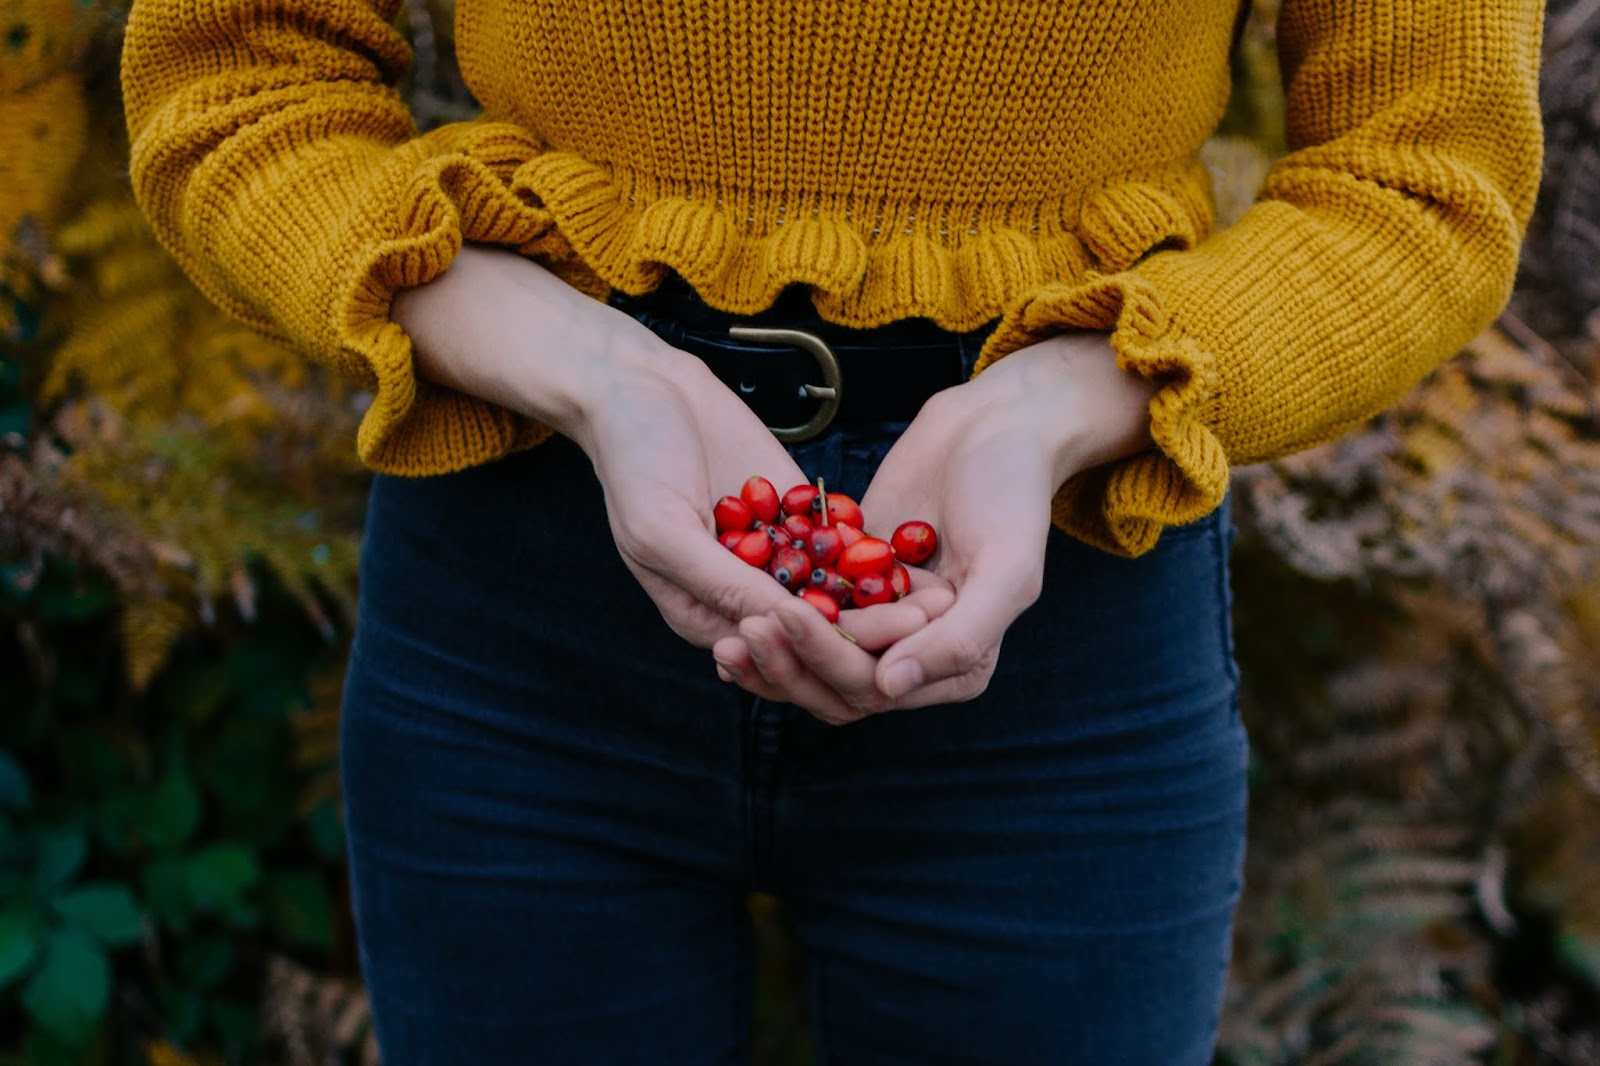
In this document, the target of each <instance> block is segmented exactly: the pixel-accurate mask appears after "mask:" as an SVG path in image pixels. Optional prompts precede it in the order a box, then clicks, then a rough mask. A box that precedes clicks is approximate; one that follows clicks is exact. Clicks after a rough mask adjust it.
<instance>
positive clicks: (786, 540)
mask: <svg viewBox="0 0 1600 1066" xmlns="http://www.w3.org/2000/svg"><path fill="white" fill-rule="evenodd" d="M761 532H763V533H765V534H766V535H767V537H768V539H770V540H771V541H772V550H773V551H777V550H778V549H779V548H787V547H789V546H791V545H792V544H794V538H793V537H791V536H789V533H788V531H787V530H785V529H784V528H783V527H782V526H763V527H762V530H761Z"/></svg>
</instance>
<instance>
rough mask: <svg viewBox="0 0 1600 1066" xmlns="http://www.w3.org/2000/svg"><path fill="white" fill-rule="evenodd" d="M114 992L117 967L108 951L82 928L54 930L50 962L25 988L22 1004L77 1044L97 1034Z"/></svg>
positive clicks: (49, 942)
mask: <svg viewBox="0 0 1600 1066" xmlns="http://www.w3.org/2000/svg"><path fill="white" fill-rule="evenodd" d="M110 995H111V967H110V966H109V965H108V964H107V963H106V957H105V953H104V952H102V951H101V950H100V948H99V947H98V946H97V945H96V944H95V942H94V941H93V940H90V939H89V937H88V936H87V935H86V934H85V933H83V932H82V931H81V930H78V929H73V928H71V927H70V926H68V927H65V928H61V929H57V930H55V931H53V932H52V933H51V934H50V936H49V937H48V939H46V941H45V949H44V962H43V963H41V964H40V966H39V969H38V970H36V971H34V975H33V977H32V979H31V980H29V981H28V984H27V987H26V988H24V989H23V990H22V1005H23V1007H25V1008H26V1009H27V1011H28V1013H29V1014H31V1015H32V1016H33V1020H34V1021H36V1022H38V1023H39V1024H40V1025H41V1026H43V1027H44V1028H46V1029H48V1030H50V1031H51V1032H52V1033H54V1034H56V1035H57V1036H59V1037H61V1038H62V1039H63V1040H67V1041H70V1042H72V1043H75V1044H82V1043H84V1042H86V1041H87V1040H88V1039H89V1037H91V1036H93V1035H94V1030H95V1026H97V1025H98V1024H99V1023H100V1016H101V1015H102V1014H104V1013H105V1009H106V1000H107V999H108V998H109V997H110Z"/></svg>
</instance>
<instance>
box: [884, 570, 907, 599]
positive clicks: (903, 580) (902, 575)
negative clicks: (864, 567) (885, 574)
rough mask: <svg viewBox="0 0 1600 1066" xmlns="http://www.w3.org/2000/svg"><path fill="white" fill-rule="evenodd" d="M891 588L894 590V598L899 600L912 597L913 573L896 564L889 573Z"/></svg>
mask: <svg viewBox="0 0 1600 1066" xmlns="http://www.w3.org/2000/svg"><path fill="white" fill-rule="evenodd" d="M889 587H890V588H892V589H894V598H895V599H897V600H903V599H905V598H906V597H907V596H909V595H911V572H910V571H909V570H907V569H906V568H905V567H903V566H901V565H900V564H899V563H895V564H894V569H893V570H891V571H889Z"/></svg>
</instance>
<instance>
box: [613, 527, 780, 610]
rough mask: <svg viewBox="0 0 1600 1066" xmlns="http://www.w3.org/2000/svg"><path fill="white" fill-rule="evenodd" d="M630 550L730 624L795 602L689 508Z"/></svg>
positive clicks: (632, 542)
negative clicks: (744, 560) (734, 551)
mask: <svg viewBox="0 0 1600 1066" xmlns="http://www.w3.org/2000/svg"><path fill="white" fill-rule="evenodd" d="M629 548H630V550H631V554H632V555H633V556H634V558H636V559H638V560H639V563H640V565H641V566H643V567H644V568H646V569H648V570H649V571H650V572H651V573H653V574H655V575H656V576H657V577H658V578H660V579H661V580H662V581H664V582H666V583H668V584H670V585H674V586H676V587H677V588H679V589H681V590H682V591H683V592H684V593H686V594H687V595H688V596H689V598H690V599H692V600H694V601H696V602H697V603H699V604H702V605H704V606H705V607H706V608H708V609H709V610H710V611H712V612H713V613H715V614H717V615H720V616H721V617H723V618H725V619H728V620H729V621H733V622H737V621H738V620H739V619H741V618H746V617H748V616H750V615H758V614H765V613H767V612H768V611H770V610H772V609H774V608H775V607H776V606H777V605H778V604H780V603H782V602H784V601H785V600H787V599H790V598H792V596H791V593H790V592H789V591H788V590H787V589H785V588H784V587H783V586H782V585H780V584H778V582H776V581H774V580H772V578H771V577H770V576H768V574H767V573H766V572H765V571H763V570H758V569H757V568H755V567H753V566H750V565H749V564H748V563H745V562H743V561H741V560H740V559H739V558H738V557H737V556H735V555H734V554H733V553H732V552H730V551H729V550H728V549H726V548H724V547H723V546H722V545H721V544H719V543H717V540H716V538H715V537H713V536H711V535H710V533H709V532H708V531H707V530H706V529H705V527H704V523H703V521H702V519H701V518H700V516H698V515H695V514H694V513H693V511H692V510H691V509H690V508H689V507H687V505H681V510H679V509H678V508H675V507H670V506H669V507H668V508H667V509H666V510H665V511H664V513H663V514H662V515H661V516H660V517H659V518H658V519H656V520H654V521H651V522H650V523H648V525H647V526H646V527H645V528H644V529H643V530H641V531H638V532H635V533H633V535H632V536H630V538H629Z"/></svg>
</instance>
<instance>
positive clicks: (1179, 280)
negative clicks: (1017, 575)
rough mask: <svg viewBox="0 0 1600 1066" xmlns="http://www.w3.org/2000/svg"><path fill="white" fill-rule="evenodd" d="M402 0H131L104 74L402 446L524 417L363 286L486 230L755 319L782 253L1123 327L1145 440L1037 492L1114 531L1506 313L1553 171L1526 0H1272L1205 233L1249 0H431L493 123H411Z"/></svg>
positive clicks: (216, 225)
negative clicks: (366, 391) (1252, 162)
mask: <svg viewBox="0 0 1600 1066" xmlns="http://www.w3.org/2000/svg"><path fill="white" fill-rule="evenodd" d="M399 3H400V0H136V2H135V3H134V5H133V9H132V15H131V18H130V20H129V24H128V31H127V38H126V46H125V51H124V53H123V66H122V81H123V89H124V93H125V97H126V106H127V115H128V123H129V127H130V131H131V134H132V140H133V153H132V177H133V184H134V189H135V191H136V193H137V195H138V198H139V201H140V203H141V204H142V205H143V207H144V210H145V211H146V212H147V213H148V215H149V218H150V220H151V222H152V223H153V225H154V226H155V228H156V231H157V233H158V234H159V235H160V237H161V239H162V241H163V243H165V244H166V246H167V247H168V248H169V249H171V250H172V252H173V253H174V254H175V255H176V256H177V257H178V258H179V260H180V261H181V262H182V264H183V266H184V267H185V269H186V270H187V271H188V272H189V274H190V275H191V276H192V277H193V278H194V280H195V282H196V283H197V284H198V285H199V286H200V287H201V288H202V289H204V290H205V292H207V293H208V294H209V295H210V296H211V297H212V298H213V299H215V300H216V301H217V302H218V303H219V304H220V305H221V306H223V307H224V308H226V309H227V310H228V311H230V312H231V313H232V314H234V315H236V316H238V317H239V318H241V319H243V320H244V321H246V322H248V323H251V324H252V325H254V326H255V327H257V328H259V329H261V330H263V331H265V332H266V333H268V334H271V335H273V336H275V337H279V338H282V339H284V340H286V341H289V342H291V343H293V344H295V345H298V346H299V347H301V348H302V349H303V350H305V351H306V352H307V353H308V354H309V355H310V356H311V357H312V358H315V359H318V360H321V361H323V362H325V363H328V364H331V365H333V366H336V367H339V368H341V369H343V370H344V371H347V372H348V373H350V374H353V375H356V376H357V377H358V378H360V379H361V380H362V381H363V382H365V383H366V385H367V386H369V387H370V388H371V389H372V390H373V392H374V395H375V400H374V402H373V404H372V406H371V408H370V409H369V410H368V411H367V413H366V415H365V417H364V420H363V422H362V424H361V427H360V431H359V434H358V438H357V447H358V451H359V454H360V456H361V458H362V460H363V461H364V462H366V463H367V464H368V465H369V466H371V467H372V468H374V469H376V470H380V471H385V472H390V473H397V474H432V473H441V472H445V471H451V470H457V469H460V468H462V467H466V466H469V465H471V464H475V463H481V462H484V461H487V460H490V459H494V458H496V457H499V456H503V455H505V454H507V453H508V452H511V451H513V450H516V449H519V448H523V447H528V446H530V445H533V444H536V443H538V442H539V441H540V440H542V439H543V438H544V437H545V436H546V435H547V432H548V431H547V430H545V429H544V428H542V427H540V426H538V425H536V424H533V423H532V422H531V421H529V420H528V419H526V418H524V417H522V416H519V415H517V414H514V413H512V412H509V411H506V410H503V409H501V408H498V407H495V406H493V405H491V404H489V403H486V402H484V401H481V400H478V399H475V398H472V397H468V396H465V395H462V394H459V393H456V392H453V391H450V390H447V389H443V388H440V387H437V386H434V385H432V384H430V383H428V382H425V381H420V380H418V379H417V378H416V377H415V376H414V374H413V367H412V357H411V348H410V342H409V339H408V338H407V336H406V335H405V333H404V332H403V331H402V330H401V329H400V328H399V327H398V326H397V325H395V324H394V323H393V322H392V321H391V320H390V318H389V304H390V300H391V298H392V296H393V295H394V293H395V292H396V290H398V289H400V288H402V287H406V286H412V285H419V284H421V283H423V282H426V281H428V280H430V279H432V278H434V277H436V276H437V275H438V274H440V273H441V272H443V271H444V270H445V269H446V267H447V266H448V265H449V263H450V261H451V258H452V256H453V255H454V253H455V252H456V251H457V249H459V248H460V247H461V244H462V242H463V241H476V242H486V243H490V244H497V245H503V246H507V247H511V248H515V249H518V250H519V251H520V252H522V253H523V254H525V255H529V256H533V257H536V258H537V259H538V261H540V262H541V263H543V264H544V265H546V266H547V267H549V268H550V269H552V270H553V271H555V272H556V273H558V274H559V275H560V276H562V277H563V278H564V279H566V280H567V281H568V282H569V283H571V284H573V285H574V286H575V287H577V288H579V289H581V290H583V291H585V292H587V293H590V294H591V295H594V296H596V297H599V298H603V297H604V296H605V295H606V294H607V293H608V292H609V291H610V289H612V288H613V287H614V288H617V289H621V290H623V291H626V292H630V293H638V292H642V291H646V290H649V289H651V288H653V287H654V286H655V285H656V284H658V283H659V282H660V280H661V279H662V278H663V277H664V276H665V274H666V272H667V271H668V269H670V270H672V271H675V272H677V273H679V274H681V275H682V276H683V277H685V278H686V279H687V280H688V281H689V282H690V283H691V284H692V285H693V286H694V287H695V288H696V289H697V290H698V291H699V293H700V294H701V295H702V296H703V297H704V299H705V300H706V301H707V302H708V303H710V304H712V305H714V306H716V307H721V308H724V309H727V310H730V311H735V312H741V313H747V312H753V311H756V310H759V309H761V308H762V307H764V306H766V305H767V304H768V303H770V302H771V300H772V299H773V298H774V296H775V295H776V294H777V293H778V292H779V290H780V289H782V288H783V287H784V286H785V285H786V284H788V283H790V282H804V283H806V284H807V285H809V286H810V287H811V289H812V292H813V298H814V301H815V304H816V307H817V309H818V311H819V312H820V313H821V314H822V315H823V316H825V317H826V318H829V319H831V320H834V321H837V322H840V323H844V324H847V325H853V326H873V325H877V324H881V323H884V322H888V321H891V320H894V319H899V318H906V317H914V316H924V317H927V318H931V319H933V320H934V321H936V322H937V323H939V324H940V325H941V326H944V327H946V328H948V329H952V330H968V329H972V328H974V327H976V326H979V325H981V324H983V323H985V322H989V321H991V320H993V319H995V318H997V317H999V318H1002V321H1001V322H1000V324H999V326H998V328H997V329H996V330H995V331H994V333H993V334H992V335H991V337H990V339H989V341H988V343H987V345H986V346H985V348H984V350H983V352H982V355H981V359H980V368H981V367H982V366H987V365H988V364H990V363H992V362H993V361H994V360H996V359H999V358H1002V357H1004V356H1005V355H1006V354H1008V353H1009V352H1012V351H1015V350H1016V349H1018V348H1020V347H1023V346H1026V345H1028V344H1032V343H1036V342H1038V341H1040V340H1042V339H1044V338H1047V337H1049V336H1050V335H1052V334H1055V333H1059V332H1062V331H1067V330H1082V329H1088V330H1105V331H1109V332H1110V334H1111V341H1112V344H1113V346H1114V347H1115V349H1116V351H1117V353H1118V358H1119V361H1120V363H1121V364H1122V365H1123V367H1124V368H1125V369H1126V370H1128V371H1130V372H1133V373H1137V374H1141V375H1147V376H1150V377H1153V378H1157V379H1159V380H1161V381H1162V382H1164V386H1163V387H1162V388H1161V390H1160V391H1159V392H1158V393H1157V395H1156V397H1155V399H1154V400H1153V401H1152V403H1151V409H1150V413H1151V420H1152V436H1153V439H1154V441H1155V444H1156V445H1157V447H1156V449H1155V450H1153V451H1151V452H1149V453H1146V454H1145V455H1142V456H1138V457H1135V458H1131V459H1127V460H1124V461H1121V462H1119V463H1115V464H1111V465H1109V466H1106V467H1101V468H1098V469H1096V470H1093V471H1089V472H1087V473H1085V474H1082V475H1080V476H1078V477H1077V478H1075V479H1073V480H1072V481H1071V482H1069V483H1068V484H1067V485H1066V486H1065V487H1064V488H1063V489H1062V491H1061V493H1060V495H1059V496H1058V498H1057V500H1056V508H1055V517H1056V521H1057V522H1058V523H1059V524H1060V525H1061V526H1062V527H1063V528H1064V529H1066V530H1067V531H1068V532H1070V533H1072V534H1074V535H1076V536H1078V537H1080V538H1082V539H1084V540H1087V541H1089V542H1091V543H1094V544H1097V545H1100V546H1102V547H1104V548H1106V549H1108V550H1111V551H1116V552H1121V553H1124V554H1129V555H1137V554H1140V553H1142V552H1144V551H1147V550H1148V549H1149V548H1150V547H1151V546H1152V545H1153V544H1154V543H1155V541H1156V538H1157V537H1158V535H1159V534H1160V531H1161V529H1162V528H1163V527H1164V526H1167V525H1171V524H1174V523H1180V522H1186V521H1190V520H1193V519H1195V518H1198V517H1200V516H1202V515H1204V514H1205V513H1206V512H1208V511H1210V510H1211V509H1212V508H1214V507H1215V506H1217V504H1218V503H1219V502H1220V501H1221V499H1222V496H1223V493H1224V491H1225V490H1226V487H1227V482H1228V464H1229V462H1230V461H1232V462H1240V463H1244V462H1252V461H1258V460H1263V459H1267V458H1271V457H1274V456H1279V455H1283V454H1285V453H1287V452H1290V451H1293V450H1295V449H1299V448H1304V447H1307V446H1309V445H1312V444H1316V443H1319V442H1322V441H1326V440H1328V439H1330V438H1332V437H1334V436H1335V435H1337V434H1339V433H1341V432H1342V431H1344V430H1346V429H1348V428H1350V427H1352V426H1354V425H1356V424H1357V423H1359V422H1361V421H1363V420H1364V419H1367V418H1369V417H1370V416H1372V415H1373V414H1375V413H1377V412H1378V411H1379V410H1381V409H1382V408H1383V407H1384V406H1386V405H1387V404H1389V403H1390V402H1392V401H1393V400H1394V399H1395V398H1397V397H1398V396H1399V395H1400V394H1401V393H1402V392H1404V391H1405V390H1406V389H1407V388H1409V387H1410V386H1412V385H1413V384H1414V383H1415V382H1416V381H1417V380H1418V379H1419V378H1421V377H1422V376H1423V374H1425V373H1426V372H1427V371H1428V370H1429V369H1430V368H1432V367H1434V366H1435V365H1436V364H1438V363H1439V362H1440V361H1442V360H1443V359H1445V358H1446V357H1448V356H1449V355H1450V354H1451V353H1452V352H1453V351H1455V350H1456V349H1457V348H1458V347H1459V346H1460V345H1461V344H1462V343H1463V342H1464V341H1466V340H1468V339H1469V338H1470V337H1471V335H1472V334H1473V333H1474V332H1475V331H1476V330H1478V329H1479V328H1480V327H1482V326H1483V325H1484V324H1485V323H1486V322H1487V321H1488V320H1489V319H1491V318H1492V317H1493V316H1494V314H1495V313H1496V312H1497V311H1498V310H1499V308H1500V307H1501V305H1502V303H1503V302H1504V300H1505V299H1506V297H1507V295H1508V293H1509V290H1510V285H1511V281H1512V276H1513V273H1514V269H1515V264H1516V258H1517V246H1518V242H1519V239H1520V237H1521V233H1522V229H1523V226H1524V225H1525V223H1526V220H1527V218H1528V215H1529V212H1530V211H1531V208H1532V202H1533V198H1534V194H1535V190H1536V187H1537V183H1538V178H1539V169H1540V159H1541V129H1540V120H1539V109H1538V99H1537V66H1538V58H1539V45H1540V27H1541V14H1542V11H1541V8H1542V4H1541V3H1540V2H1539V0H1283V3H1282V14H1281V18H1280V25H1279V43H1280V46H1281V49H1282V55H1283V66H1284V74H1285V81H1286V87H1287V90H1288V98H1289V109H1288V110H1289V127H1290V128H1289V138H1290V143H1291V147H1292V149H1293V151H1292V152H1291V154H1289V155H1288V156H1287V157H1286V158H1284V159H1283V160H1282V161H1281V162H1279V163H1278V164H1277V165H1276V166H1275V167H1274V168H1273V169H1272V171H1271V173H1270V174H1269V175H1268V177H1267V179H1266V182H1265V184H1264V186H1263V188H1262V190H1261V193H1260V199H1259V202H1258V203H1257V204H1256V205H1255V206H1254V207H1253V208H1252V209H1251V210H1250V211H1249V212H1248V213H1247V214H1246V216H1245V218H1244V219H1243V220H1242V221H1241V222H1240V223H1238V224H1237V225H1235V226H1233V227H1231V228H1229V229H1227V230H1226V231H1224V232H1221V233H1213V217H1214V212H1213V208H1212V203H1211V197H1210V189H1209V181H1208V175H1207V173H1206V171H1205V169H1204V168H1203V167H1202V166H1201V165H1200V163H1199V162H1198V161H1197V159H1196V152H1197V150H1198V149H1199V148H1200V146H1201V144H1202V142H1203V141H1204V140H1205V138H1206V137H1207V135H1208V134H1209V133H1210V132H1211V131H1212V129H1213V128H1214V127H1215V125H1216V124H1217V121H1218V119H1219V118H1220V116H1221V114H1222V111H1223V106H1224V103H1225V101H1226V98H1227V94H1228V86H1229V74H1228V53H1229V48H1230V43H1231V40H1232V35H1233V31H1234V27H1235V25H1236V20H1237V17H1238V15H1239V0H1183V2H1181V3H1175V2H1173V0H633V2H626V0H457V3H456V20H457V22H456V45H457V50H458V54H459V57H460V62H461V66H462V70H463V73H464V74H465V76H466V79H467V82H468V84H469V85H470V86H471V88H472V90H473V92H474V93H475V95H476V96H477V98H478V100H479V101H480V102H481V103H482V105H483V107H484V115H483V117H482V118H480V119H477V120H474V121H469V122H459V123H455V124H452V125H448V126H444V127H442V128H440V129H437V130H434V131H431V132H429V133H427V134H424V135H421V136H419V135H418V134H417V130H416V127H415V124H414V121H413V118H412V116H411V114H410V113H409V112H408V111H407V109H406V107H405V105H404V103H403V102H402V101H401V99H400V97H399V95H398V94H397V93H396V91H395V90H394V89H393V88H392V85H393V84H394V83H395V82H396V81H397V80H398V79H399V78H400V77H402V76H403V74H404V72H405V71H406V69H407V66H408V63H409V61H410V55H409V52H408V50H407V47H406V45H405V43H404V41H403V39H402V37H401V35H400V34H399V33H398V32H396V30H395V29H394V28H393V26H392V25H391V20H392V19H393V18H394V16H395V14H396V9H397V8H398V7H399ZM582 357H583V354H582V353H581V352H574V353H573V358H575V359H577V358H582Z"/></svg>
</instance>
